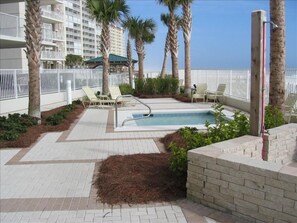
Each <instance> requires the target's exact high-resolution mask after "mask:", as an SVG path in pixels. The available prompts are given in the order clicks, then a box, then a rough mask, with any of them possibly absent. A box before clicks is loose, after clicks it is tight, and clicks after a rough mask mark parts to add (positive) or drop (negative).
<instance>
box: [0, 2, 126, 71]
mask: <svg viewBox="0 0 297 223" xmlns="http://www.w3.org/2000/svg"><path fill="white" fill-rule="evenodd" d="M40 2H41V11H42V22H43V28H42V53H41V61H42V68H44V69H51V68H52V69H56V68H64V67H65V57H66V55H67V54H75V55H80V56H82V57H83V59H84V60H87V59H91V58H95V57H97V56H100V55H101V52H100V34H101V27H100V24H98V23H96V22H95V20H94V19H93V17H92V16H91V15H90V13H89V12H88V9H87V8H86V0H41V1H40ZM0 3H1V4H0V49H1V53H0V61H1V62H0V69H27V66H28V63H27V58H26V55H25V52H24V49H25V33H24V30H25V28H24V24H25V19H24V18H25V3H24V0H1V2H0ZM110 35H111V53H113V54H117V55H120V56H125V35H124V29H123V28H122V27H120V26H118V25H116V24H112V25H111V26H110Z"/></svg>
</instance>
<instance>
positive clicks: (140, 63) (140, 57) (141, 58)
mask: <svg viewBox="0 0 297 223" xmlns="http://www.w3.org/2000/svg"><path fill="white" fill-rule="evenodd" d="M135 46H136V51H137V55H138V78H139V79H140V80H143V78H144V73H143V61H144V44H143V41H142V40H141V39H136V40H135Z"/></svg>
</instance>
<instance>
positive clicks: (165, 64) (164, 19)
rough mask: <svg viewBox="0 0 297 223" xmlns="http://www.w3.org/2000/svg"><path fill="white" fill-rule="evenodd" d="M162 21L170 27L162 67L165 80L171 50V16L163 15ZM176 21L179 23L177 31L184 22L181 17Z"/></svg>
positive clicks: (162, 75) (176, 18) (176, 17)
mask: <svg viewBox="0 0 297 223" xmlns="http://www.w3.org/2000/svg"><path fill="white" fill-rule="evenodd" d="M160 19H161V21H162V22H163V24H164V25H165V26H167V27H168V32H167V35H166V40H165V47H164V59H163V65H162V70H161V74H160V76H161V77H162V78H165V75H166V66H167V57H168V54H169V50H170V33H169V20H170V19H169V14H168V13H162V14H161V17H160ZM175 20H176V23H177V29H180V27H181V22H182V19H181V17H180V16H177V15H176V16H175Z"/></svg>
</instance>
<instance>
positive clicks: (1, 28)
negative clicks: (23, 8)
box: [0, 12, 25, 38]
mask: <svg viewBox="0 0 297 223" xmlns="http://www.w3.org/2000/svg"><path fill="white" fill-rule="evenodd" d="M22 20H23V21H21V19H20V17H18V16H15V15H10V14H6V13H3V12H0V35H4V36H11V37H20V38H24V36H25V34H24V27H23V24H24V19H22Z"/></svg>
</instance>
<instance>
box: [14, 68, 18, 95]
mask: <svg viewBox="0 0 297 223" xmlns="http://www.w3.org/2000/svg"><path fill="white" fill-rule="evenodd" d="M13 88H14V89H13V90H14V97H15V98H16V99H17V98H18V82H17V75H16V70H14V71H13Z"/></svg>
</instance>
